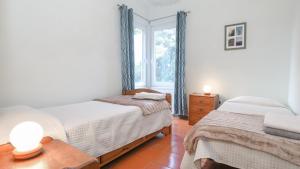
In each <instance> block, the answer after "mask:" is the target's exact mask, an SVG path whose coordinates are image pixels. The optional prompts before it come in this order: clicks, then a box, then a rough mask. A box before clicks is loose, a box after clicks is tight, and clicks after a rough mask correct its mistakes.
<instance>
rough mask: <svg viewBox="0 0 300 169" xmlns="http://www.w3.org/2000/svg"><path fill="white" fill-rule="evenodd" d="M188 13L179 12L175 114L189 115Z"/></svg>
mask: <svg viewBox="0 0 300 169" xmlns="http://www.w3.org/2000/svg"><path fill="white" fill-rule="evenodd" d="M186 16H187V13H186V12H183V11H180V12H178V13H177V24H176V25H177V26H176V61H175V64H176V65H175V76H176V77H175V91H174V114H175V115H178V116H187V115H188V113H187V99H186V92H185V34H186Z"/></svg>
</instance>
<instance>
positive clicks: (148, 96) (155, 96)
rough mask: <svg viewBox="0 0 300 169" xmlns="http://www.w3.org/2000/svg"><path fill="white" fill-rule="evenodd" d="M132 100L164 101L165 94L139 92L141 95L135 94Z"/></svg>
mask: <svg viewBox="0 0 300 169" xmlns="http://www.w3.org/2000/svg"><path fill="white" fill-rule="evenodd" d="M133 98H134V99H140V100H157V101H160V100H165V99H166V94H162V93H147V92H141V93H136V94H135V95H134V96H133Z"/></svg>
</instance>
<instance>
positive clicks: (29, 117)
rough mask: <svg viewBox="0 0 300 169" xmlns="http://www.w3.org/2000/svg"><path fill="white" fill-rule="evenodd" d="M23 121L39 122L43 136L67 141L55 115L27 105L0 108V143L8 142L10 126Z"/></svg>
mask: <svg viewBox="0 0 300 169" xmlns="http://www.w3.org/2000/svg"><path fill="white" fill-rule="evenodd" d="M24 121H34V122H37V123H39V124H40V125H41V126H42V127H43V129H44V136H50V137H52V138H54V139H60V140H62V141H67V138H66V133H65V130H64V127H63V126H62V125H61V123H60V121H59V120H57V119H56V118H55V117H53V116H51V115H49V114H47V113H44V112H42V111H39V110H36V109H33V108H31V107H28V106H14V107H8V108H2V109H0V145H2V144H6V143H8V142H9V134H10V131H11V130H12V128H13V127H14V126H16V125H17V124H19V123H21V122H24Z"/></svg>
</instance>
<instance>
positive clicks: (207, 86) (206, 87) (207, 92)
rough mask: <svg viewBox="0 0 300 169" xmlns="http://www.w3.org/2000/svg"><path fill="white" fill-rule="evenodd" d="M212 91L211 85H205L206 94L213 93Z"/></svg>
mask: <svg viewBox="0 0 300 169" xmlns="http://www.w3.org/2000/svg"><path fill="white" fill-rule="evenodd" d="M211 91H212V88H211V86H209V85H205V86H204V87H203V92H204V94H205V95H211Z"/></svg>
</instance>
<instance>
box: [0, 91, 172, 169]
mask: <svg viewBox="0 0 300 169" xmlns="http://www.w3.org/2000/svg"><path fill="white" fill-rule="evenodd" d="M140 92H148V93H159V92H157V91H154V90H151V89H136V90H128V91H125V92H123V95H134V94H136V93H140ZM166 100H167V101H168V102H169V103H170V104H171V100H172V97H171V94H166ZM171 132H172V125H170V126H168V127H164V128H162V129H160V130H158V131H156V132H154V133H151V134H149V135H147V136H145V137H142V138H139V139H137V140H135V141H133V142H132V143H129V144H127V145H125V146H123V147H121V148H119V149H117V150H114V151H111V152H109V153H106V154H104V155H102V156H100V157H98V158H97V159H98V160H99V162H100V168H101V167H103V166H104V165H106V164H108V163H110V162H111V161H113V160H115V159H116V158H118V157H120V156H122V155H124V154H125V153H127V152H129V151H131V150H132V149H134V148H136V147H138V146H140V145H141V144H143V143H145V142H147V141H148V140H150V139H152V138H154V137H155V136H156V135H157V134H159V133H162V134H164V135H165V136H167V135H169V134H171ZM51 141H53V139H52V138H51V137H44V138H43V140H42V141H41V143H42V144H46V143H49V142H51ZM13 149H14V148H13V147H12V145H10V144H5V145H0V152H2V151H12V150H13Z"/></svg>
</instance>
